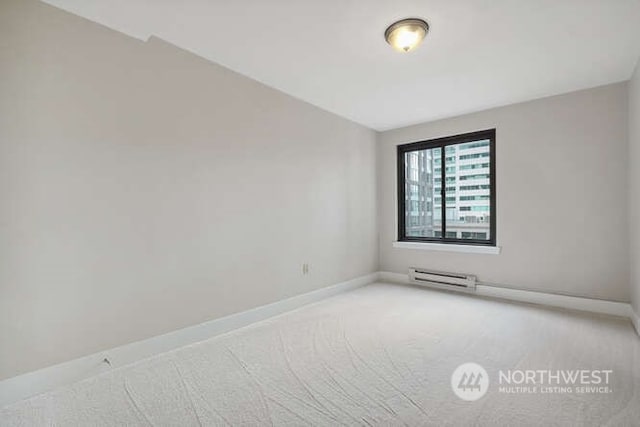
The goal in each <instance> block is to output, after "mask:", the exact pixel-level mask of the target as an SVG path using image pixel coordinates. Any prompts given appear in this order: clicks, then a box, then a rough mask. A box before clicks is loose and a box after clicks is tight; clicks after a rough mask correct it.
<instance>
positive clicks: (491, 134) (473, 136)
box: [397, 129, 497, 246]
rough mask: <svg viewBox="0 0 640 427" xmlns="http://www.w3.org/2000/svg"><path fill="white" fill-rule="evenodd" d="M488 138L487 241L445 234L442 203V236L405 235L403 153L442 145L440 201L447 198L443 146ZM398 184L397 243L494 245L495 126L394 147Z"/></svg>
mask: <svg viewBox="0 0 640 427" xmlns="http://www.w3.org/2000/svg"><path fill="white" fill-rule="evenodd" d="M484 139H488V140H489V175H490V176H489V186H490V188H489V203H490V210H489V215H490V221H489V228H490V239H489V240H475V239H458V238H455V239H453V238H450V237H445V236H446V229H447V225H446V224H447V217H446V207H447V206H446V203H442V204H441V209H442V229H441V230H440V233H441V235H442V236H443V237H417V236H407V235H406V231H407V230H406V226H405V184H406V183H405V174H406V172H405V168H406V165H405V154H406V153H408V152H411V151H419V150H427V149H433V148H441V150H442V151H441V152H440V158H441V159H442V163H443V164H442V165H441V166H442V168H441V172H440V173H441V176H440V178H441V181H440V183H441V185H440V197H441V198H442V200H446V193H447V191H446V187H447V185H446V180H445V178H446V172H445V170H446V168H445V166H446V160H445V159H446V156H445V149H446V147H447V146H450V145H458V144H464V143H468V142H473V141H478V140H484ZM397 185H398V191H397V194H398V241H400V242H423V243H442V244H456V245H473V246H496V242H497V239H496V228H497V227H496V224H497V222H496V212H497V208H496V129H486V130H481V131H476V132H469V133H464V134H460V135H453V136H446V137H443V138H436V139H429V140H426V141H418V142H411V143H408V144H401V145H398V147H397Z"/></svg>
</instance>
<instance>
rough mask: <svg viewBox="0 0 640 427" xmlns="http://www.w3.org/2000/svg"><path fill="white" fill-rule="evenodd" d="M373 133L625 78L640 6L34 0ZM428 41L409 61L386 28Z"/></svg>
mask: <svg viewBox="0 0 640 427" xmlns="http://www.w3.org/2000/svg"><path fill="white" fill-rule="evenodd" d="M46 2H47V3H49V4H52V5H54V6H58V7H60V8H62V9H65V10H67V11H70V12H72V13H75V14H78V15H80V16H83V17H85V18H88V19H90V20H93V21H95V22H98V23H100V24H103V25H106V26H108V27H111V28H113V29H115V30H118V31H121V32H123V33H126V34H128V35H130V36H133V37H137V38H140V39H143V40H146V39H147V38H149V37H150V36H157V37H159V38H161V39H163V40H166V41H168V42H170V43H172V44H174V45H177V46H179V47H181V48H183V49H185V50H188V51H191V52H193V53H195V54H197V55H200V56H202V57H204V58H207V59H209V60H211V61H213V62H216V63H219V64H221V65H223V66H226V67H228V68H230V69H232V70H235V71H237V72H239V73H241V74H244V75H246V76H248V77H250V78H253V79H255V80H258V81H260V82H262V83H264V84H266V85H268V86H271V87H274V88H276V89H279V90H281V91H283V92H285V93H288V94H290V95H292V96H295V97H297V98H300V99H302V100H304V101H307V102H309V103H311V104H314V105H317V106H318V107H321V108H324V109H326V110H329V111H331V112H333V113H336V114H338V115H340V116H343V117H346V118H349V119H351V120H353V121H355V122H358V123H361V124H363V125H365V126H368V127H370V128H373V129H376V130H384V129H390V128H395V127H400V126H404V125H408V124H413V123H418V122H423V121H429V120H434V119H438V118H443V117H449V116H454V115H459V114H463V113H467V112H472V111H477V110H482V109H486V108H490V107H495V106H499V105H505V104H511V103H515V102H520V101H525V100H529V99H535V98H540V97H544V96H550V95H555V94H559V93H565V92H570V91H573V90H578V89H583V88H588V87H593V86H598V85H603V84H607V83H612V82H618V81H623V80H627V79H628V78H629V76H630V75H631V72H632V70H633V67H634V65H635V63H636V61H637V59H638V55H639V53H640V0H392V1H389V0H316V1H311V0H269V1H266V0H243V1H222V0H181V1H175V0H46ZM406 17H419V18H422V19H425V20H426V21H428V22H429V24H430V26H431V30H430V33H429V35H428V36H427V38H426V40H425V42H424V43H423V45H421V46H420V47H419V48H418V49H416V50H415V51H413V52H411V53H409V54H402V53H399V52H396V51H394V50H393V49H391V48H390V47H389V46H388V45H387V44H386V43H385V41H384V38H383V33H384V30H385V28H386V27H387V26H388V25H389V24H391V23H392V22H394V21H396V20H398V19H402V18H406Z"/></svg>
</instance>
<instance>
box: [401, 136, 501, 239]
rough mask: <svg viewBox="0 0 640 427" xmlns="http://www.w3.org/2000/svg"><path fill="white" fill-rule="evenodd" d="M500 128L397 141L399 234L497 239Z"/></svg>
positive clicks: (415, 237)
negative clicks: (496, 159) (497, 133)
mask: <svg viewBox="0 0 640 427" xmlns="http://www.w3.org/2000/svg"><path fill="white" fill-rule="evenodd" d="M493 150H495V131H494V130H490V131H482V132H476V133H473V134H466V135H458V136H454V137H449V138H441V139H437V140H430V141H424V142H418V143H413V144H406V145H401V146H399V147H398V167H399V175H398V179H399V187H398V188H399V193H400V194H399V205H400V206H399V208H400V209H399V215H400V218H399V219H400V220H399V223H400V229H399V238H400V240H426V241H442V242H444V243H448V242H461V243H480V244H495V218H494V216H495V197H494V196H495V194H494V187H495V185H494V182H495V176H493V174H494V169H495V168H494V165H493V161H494V153H493Z"/></svg>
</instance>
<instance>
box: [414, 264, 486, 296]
mask: <svg viewBox="0 0 640 427" xmlns="http://www.w3.org/2000/svg"><path fill="white" fill-rule="evenodd" d="M409 282H410V283H413V284H416V285H421V286H429V287H434V288H438V289H449V290H454V291H475V289H476V276H473V275H470V274H462V273H448V272H445V271H433V270H425V269H423V268H414V267H411V268H409Z"/></svg>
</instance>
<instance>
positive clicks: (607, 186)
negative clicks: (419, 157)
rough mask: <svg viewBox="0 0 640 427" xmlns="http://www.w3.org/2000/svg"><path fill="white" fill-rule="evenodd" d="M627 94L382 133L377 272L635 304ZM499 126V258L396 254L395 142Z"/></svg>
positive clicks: (561, 99) (607, 92) (567, 98)
mask: <svg viewBox="0 0 640 427" xmlns="http://www.w3.org/2000/svg"><path fill="white" fill-rule="evenodd" d="M626 95H627V87H626V83H619V84H614V85H610V86H605V87H600V88H595V89H590V90H585V91H580V92H575V93H571V94H567V95H561V96H556V97H551V98H545V99H540V100H536V101H532V102H526V103H522V104H516V105H511V106H507V107H502V108H496V109H492V110H488V111H483V112H480V113H475V114H469V115H465V116H460V117H456V118H452V119H447V120H440V121H436V122H431V123H426V124H421V125H417V126H411V127H407V128H402V129H396V130H391V131H387V132H384V133H382V134H380V136H379V142H378V168H379V175H378V203H379V205H378V214H379V227H380V269H381V270H385V271H392V272H397V273H405V272H406V271H407V268H408V267H410V266H418V267H426V268H432V269H438V270H444V271H454V272H466V273H475V274H477V275H478V278H479V280H481V281H486V282H491V283H497V284H503V285H509V286H514V287H518V288H529V289H535V290H539V291H544V292H554V293H566V294H571V295H580V296H588V297H594V298H604V299H610V300H617V301H628V300H629V286H628V282H629V271H628V270H629V267H628V265H629V263H628V241H629V240H628V235H627V218H628V215H627V97H626ZM425 102H428V98H427V99H425ZM494 127H495V128H497V136H496V161H497V164H496V167H497V172H496V174H497V175H496V178H497V183H496V185H497V237H498V245H499V246H502V254H500V255H480V254H461V253H450V252H431V251H422V250H419V251H416V250H407V249H394V248H392V242H393V241H394V240H396V237H397V236H396V230H397V228H396V209H397V208H396V151H395V150H396V145H398V144H402V143H407V142H413V141H419V140H425V139H430V138H435V137H441V136H447V135H455V134H460V133H464V132H470V131H475V130H481V129H488V128H494Z"/></svg>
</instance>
